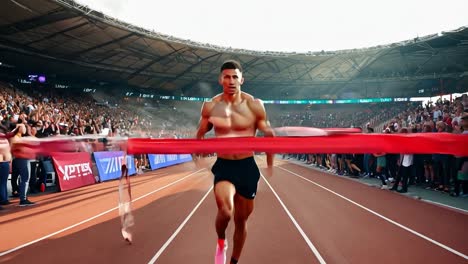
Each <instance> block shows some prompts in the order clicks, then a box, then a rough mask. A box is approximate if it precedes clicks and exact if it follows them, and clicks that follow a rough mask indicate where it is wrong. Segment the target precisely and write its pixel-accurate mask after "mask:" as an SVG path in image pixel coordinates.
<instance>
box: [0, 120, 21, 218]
mask: <svg viewBox="0 0 468 264" xmlns="http://www.w3.org/2000/svg"><path fill="white" fill-rule="evenodd" d="M19 129H20V126H18V127H17V128H15V129H14V130H13V131H11V132H7V131H8V129H7V128H6V127H5V126H3V125H0V205H7V204H10V201H9V200H8V193H7V182H8V175H9V174H10V162H11V152H10V143H9V142H8V139H9V138H12V137H14V136H15V135H16V133H17V132H18V130H19ZM1 209H2V207H1V206H0V210H1Z"/></svg>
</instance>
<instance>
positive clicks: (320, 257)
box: [262, 175, 326, 264]
mask: <svg viewBox="0 0 468 264" xmlns="http://www.w3.org/2000/svg"><path fill="white" fill-rule="evenodd" d="M262 178H263V180H264V181H265V182H266V184H267V185H268V187H270V190H271V191H272V192H273V194H274V195H275V197H276V199H277V200H278V201H279V203H280V204H281V206H282V207H283V209H284V211H285V212H286V214H287V215H288V216H289V219H291V221H292V222H293V224H294V225H295V226H296V228H297V230H298V231H299V233H300V234H301V236H302V238H304V240H305V241H306V243H307V245H308V246H309V248H310V249H311V250H312V252H313V253H314V255H315V256H316V257H317V259H318V261H319V262H320V263H321V264H325V263H326V262H325V260H324V259H323V257H322V256H321V255H320V253H319V252H318V250H317V248H316V247H315V246H314V244H312V241H310V239H309V237H307V235H306V233H305V232H304V230H302V228H301V226H300V225H299V224H298V223H297V221H296V219H295V218H294V216H293V215H292V214H291V212H289V210H288V208H287V207H286V205H284V203H283V201H282V200H281V199H280V197H279V196H278V194H277V193H276V192H275V190H274V189H273V187H272V186H271V185H270V183H269V182H268V181H267V179H266V178H265V176H263V175H262Z"/></svg>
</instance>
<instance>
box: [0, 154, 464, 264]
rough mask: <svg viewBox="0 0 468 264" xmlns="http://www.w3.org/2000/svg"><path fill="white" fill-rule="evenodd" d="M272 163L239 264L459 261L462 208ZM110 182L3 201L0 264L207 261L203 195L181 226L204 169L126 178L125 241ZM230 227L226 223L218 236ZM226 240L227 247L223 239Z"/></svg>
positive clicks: (209, 215)
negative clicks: (131, 225)
mask: <svg viewBox="0 0 468 264" xmlns="http://www.w3.org/2000/svg"><path fill="white" fill-rule="evenodd" d="M257 161H258V162H259V164H261V165H263V164H264V161H263V160H262V159H259V158H257ZM277 164H278V168H277V169H276V171H275V175H274V176H273V177H272V178H268V179H266V180H267V181H268V182H269V184H270V185H271V187H272V188H273V190H274V191H275V192H276V194H277V195H278V197H279V199H280V200H281V203H282V204H283V205H284V207H283V205H282V204H281V203H280V202H279V200H278V198H277V197H276V195H275V194H274V192H273V191H272V189H270V187H269V185H268V183H267V182H266V181H265V179H263V178H262V179H261V180H260V183H259V190H258V194H257V198H256V200H255V201H256V204H255V206H256V208H255V210H254V213H253V215H252V217H251V218H250V220H249V234H248V238H247V242H246V244H245V247H244V251H243V255H242V258H241V259H240V261H239V263H260V264H261V263H288V264H289V263H320V261H319V258H320V257H318V256H317V255H320V256H321V258H323V263H467V262H468V258H467V256H466V255H468V235H467V231H466V228H467V224H468V214H466V213H462V212H459V211H455V210H451V209H445V208H442V207H440V206H435V205H431V204H428V203H424V202H421V201H418V200H415V199H411V198H408V197H406V196H402V195H398V194H396V193H392V192H389V191H382V190H378V189H376V188H373V187H369V186H367V185H363V184H361V183H358V182H355V181H351V180H349V179H346V178H342V177H339V176H335V175H329V174H326V173H323V172H319V171H315V170H311V169H309V168H305V167H302V166H298V165H295V164H290V163H287V162H285V161H278V162H277ZM184 177H186V178H184ZM182 178H184V179H182ZM180 179H182V180H180ZM177 180H179V181H178V182H176V183H174V182H175V181H177ZM117 184H118V182H117V181H113V182H106V183H101V184H97V185H93V186H88V187H84V188H80V189H77V190H72V191H68V192H63V193H53V194H47V195H42V196H37V197H33V198H32V199H31V200H33V201H34V202H37V205H36V206H33V207H27V208H20V207H17V206H16V205H10V206H7V207H6V208H7V210H3V211H1V212H0V252H2V253H0V262H1V263H4V262H5V263H8V262H10V263H35V264H36V263H48V264H51V263H87V264H91V263H149V262H150V261H151V260H152V259H153V260H156V261H155V263H161V264H165V263H200V264H201V263H203V264H205V263H212V262H213V253H214V250H215V244H216V234H215V231H214V218H215V214H216V205H215V202H214V198H213V194H212V191H210V192H209V195H208V197H207V198H206V199H205V200H204V201H203V202H202V203H201V204H200V206H199V207H198V208H197V210H195V211H194V213H193V215H192V216H191V217H190V218H189V219H188V221H186V224H185V225H183V226H182V223H183V222H184V220H186V219H187V217H188V216H189V214H190V213H191V212H192V211H193V210H194V208H195V207H196V206H197V204H198V203H199V202H200V201H201V200H202V198H203V197H204V195H205V194H206V193H207V192H208V191H209V190H210V188H211V186H212V175H211V174H210V173H209V170H201V171H198V172H197V169H196V168H195V166H194V165H193V164H192V163H187V164H183V165H178V166H175V167H170V168H165V169H160V170H157V171H153V172H149V173H145V174H144V175H141V176H134V177H132V192H133V197H134V207H133V208H134V214H135V221H136V226H135V232H134V240H135V241H134V244H133V245H127V244H126V243H125V242H124V241H123V239H122V237H121V234H120V220H119V218H118V211H117V210H116V206H117V200H118V197H117ZM169 184H171V185H170V186H167V185H169ZM164 186H167V187H166V188H162V187H164ZM161 188H162V189H161ZM151 192H152V193H151ZM148 193H151V194H149V195H147V196H144V197H142V198H141V199H139V197H141V196H143V195H146V194H148ZM285 208H286V209H287V210H288V211H289V214H290V215H288V213H286V210H285ZM111 209H114V210H111ZM108 210H110V211H109V212H108V213H105V214H103V215H101V216H98V217H95V216H96V215H99V214H101V213H103V212H106V211H108ZM376 214H379V215H381V216H382V217H386V218H387V219H388V220H385V219H383V218H382V217H379V216H377V215H376ZM290 216H292V217H293V218H294V219H295V221H296V223H297V224H296V225H295V224H294V223H293V221H292V220H291V217H290ZM91 217H95V218H93V219H91V220H89V221H87V222H85V223H82V224H80V225H77V226H75V227H72V228H69V227H70V226H72V225H75V224H77V223H79V222H81V221H84V220H87V219H89V218H91ZM390 221H394V223H391V222H390ZM398 225H400V226H398ZM179 227H181V228H180V232H178V233H177V234H176V236H175V237H174V236H173V235H174V234H175V232H176V230H177V229H178V228H179ZM65 228H68V229H67V230H64V231H62V232H59V233H57V234H54V235H51V234H52V233H54V232H57V231H60V230H63V229H65ZM404 228H408V229H409V230H412V231H413V232H415V233H416V234H415V233H412V232H410V231H408V230H405V229H404ZM299 229H301V230H302V234H301V232H300V231H298V230H299ZM232 233H233V224H232V223H231V224H230V226H229V228H228V232H227V234H228V236H229V237H232ZM417 234H420V235H422V236H425V237H426V238H427V239H425V238H422V237H421V236H418V235H417ZM45 236H47V238H44V239H41V240H39V241H37V242H35V243H32V244H29V245H27V246H24V245H25V244H26V243H29V242H31V241H35V240H38V239H40V238H43V237H45ZM171 236H172V238H173V239H172V238H171ZM306 240H309V243H307V242H306ZM429 240H431V241H434V242H430V241H429ZM437 243H439V244H438V245H437ZM229 245H230V250H232V240H229ZM22 246H24V247H22ZM17 247H21V248H17ZM444 247H445V248H444ZM15 248H16V249H15ZM312 249H316V251H317V252H318V253H317V254H314V252H313V250H312ZM230 250H229V252H230ZM8 251H9V253H8ZM156 254H157V259H156V257H155V255H156ZM457 254H458V255H457ZM460 255H461V256H460Z"/></svg>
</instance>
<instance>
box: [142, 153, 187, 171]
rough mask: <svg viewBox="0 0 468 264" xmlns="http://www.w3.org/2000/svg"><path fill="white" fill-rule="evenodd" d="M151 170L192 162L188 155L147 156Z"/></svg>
mask: <svg viewBox="0 0 468 264" xmlns="http://www.w3.org/2000/svg"><path fill="white" fill-rule="evenodd" d="M148 160H149V163H150V166H151V169H152V170H156V169H159V168H164V167H168V166H172V165H175V164H180V163H184V162H188V161H191V160H192V156H191V155H190V154H148Z"/></svg>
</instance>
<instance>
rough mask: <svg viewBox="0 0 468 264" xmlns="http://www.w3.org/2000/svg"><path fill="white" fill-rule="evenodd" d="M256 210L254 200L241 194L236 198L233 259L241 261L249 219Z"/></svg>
mask: <svg viewBox="0 0 468 264" xmlns="http://www.w3.org/2000/svg"><path fill="white" fill-rule="evenodd" d="M253 209H254V200H253V199H247V198H244V197H242V196H240V195H239V194H236V195H235V196H234V223H235V230H234V247H233V250H232V259H234V260H239V257H240V255H241V252H242V248H243V247H244V242H245V239H246V237H247V219H248V218H249V216H250V214H251V213H252V211H253Z"/></svg>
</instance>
